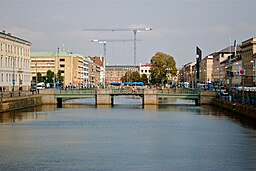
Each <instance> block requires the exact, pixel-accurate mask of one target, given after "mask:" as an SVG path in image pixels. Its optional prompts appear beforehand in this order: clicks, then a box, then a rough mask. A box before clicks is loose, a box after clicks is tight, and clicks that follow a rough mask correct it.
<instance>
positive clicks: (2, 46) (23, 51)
mask: <svg viewBox="0 0 256 171" xmlns="http://www.w3.org/2000/svg"><path fill="white" fill-rule="evenodd" d="M0 51H2V52H4V51H5V52H9V53H14V54H17V55H22V56H23V55H25V56H29V54H30V50H29V49H28V48H22V47H19V46H14V45H9V44H7V43H0Z"/></svg>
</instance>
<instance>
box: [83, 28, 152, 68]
mask: <svg viewBox="0 0 256 171" xmlns="http://www.w3.org/2000/svg"><path fill="white" fill-rule="evenodd" d="M151 30H153V29H152V28H151V27H145V28H102V29H100V28H94V29H83V31H112V32H114V31H133V34H134V39H133V42H134V65H136V41H137V40H136V35H137V32H140V31H151Z"/></svg>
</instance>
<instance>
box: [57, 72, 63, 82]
mask: <svg viewBox="0 0 256 171" xmlns="http://www.w3.org/2000/svg"><path fill="white" fill-rule="evenodd" d="M57 80H58V81H59V83H63V81H64V77H63V76H61V71H60V70H59V71H58V73H57Z"/></svg>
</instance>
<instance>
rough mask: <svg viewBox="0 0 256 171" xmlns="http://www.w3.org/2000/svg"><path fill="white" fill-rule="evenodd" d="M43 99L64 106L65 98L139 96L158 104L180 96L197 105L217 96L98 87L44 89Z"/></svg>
mask: <svg viewBox="0 0 256 171" xmlns="http://www.w3.org/2000/svg"><path fill="white" fill-rule="evenodd" d="M40 94H42V95H43V96H42V98H43V99H42V101H43V103H46V104H56V103H57V104H58V106H59V107H61V106H62V101H63V99H74V98H95V103H96V105H114V100H113V99H114V97H115V96H131V95H132V96H139V97H141V98H142V105H157V104H158V103H159V99H161V98H162V99H163V98H180V99H190V100H194V101H195V105H200V104H209V103H210V102H211V101H212V99H213V98H214V97H215V95H214V93H204V92H200V91H196V90H190V89H176V90H175V89H163V90H158V89H136V90H133V89H129V88H125V89H97V90H76V89H73V90H43V91H41V93H40Z"/></svg>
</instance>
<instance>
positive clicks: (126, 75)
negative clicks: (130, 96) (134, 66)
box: [121, 71, 132, 82]
mask: <svg viewBox="0 0 256 171" xmlns="http://www.w3.org/2000/svg"><path fill="white" fill-rule="evenodd" d="M131 74H132V72H131V71H127V72H126V73H125V75H124V76H123V77H122V78H121V81H122V82H128V81H130V79H131Z"/></svg>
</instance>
